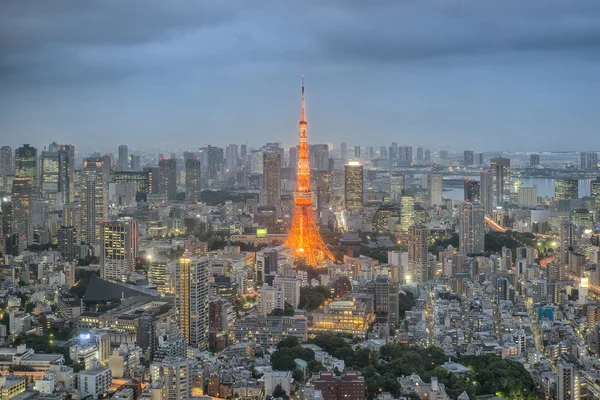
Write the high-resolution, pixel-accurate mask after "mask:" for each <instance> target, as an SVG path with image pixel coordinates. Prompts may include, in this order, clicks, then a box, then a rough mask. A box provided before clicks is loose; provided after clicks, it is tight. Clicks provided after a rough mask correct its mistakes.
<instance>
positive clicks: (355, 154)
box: [354, 146, 360, 160]
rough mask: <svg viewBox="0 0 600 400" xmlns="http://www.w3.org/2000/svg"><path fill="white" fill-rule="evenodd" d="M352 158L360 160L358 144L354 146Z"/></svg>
mask: <svg viewBox="0 0 600 400" xmlns="http://www.w3.org/2000/svg"><path fill="white" fill-rule="evenodd" d="M354 158H355V159H356V160H360V146H354Z"/></svg>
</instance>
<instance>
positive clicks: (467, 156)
mask: <svg viewBox="0 0 600 400" xmlns="http://www.w3.org/2000/svg"><path fill="white" fill-rule="evenodd" d="M474 161H475V160H474V158H473V150H465V151H464V154H463V165H473V163H474Z"/></svg>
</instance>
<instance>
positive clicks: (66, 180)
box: [58, 144, 75, 204]
mask: <svg viewBox="0 0 600 400" xmlns="http://www.w3.org/2000/svg"><path fill="white" fill-rule="evenodd" d="M58 152H59V153H60V163H61V165H60V178H59V191H60V192H61V193H62V198H63V203H64V204H66V203H70V202H72V201H74V200H75V146H73V145H71V144H61V145H59V146H58Z"/></svg>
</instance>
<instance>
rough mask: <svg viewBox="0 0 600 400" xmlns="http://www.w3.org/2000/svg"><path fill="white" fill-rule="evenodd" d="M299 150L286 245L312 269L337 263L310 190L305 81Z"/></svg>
mask: <svg viewBox="0 0 600 400" xmlns="http://www.w3.org/2000/svg"><path fill="white" fill-rule="evenodd" d="M299 125H300V132H299V139H300V145H299V147H298V172H297V176H298V177H297V180H296V191H295V192H294V216H293V217H292V226H291V228H290V231H289V233H288V236H287V239H286V240H285V245H286V246H287V247H289V248H291V249H293V250H294V255H295V256H296V257H302V258H304V260H305V261H306V263H307V264H308V265H316V264H317V262H318V261H321V260H323V259H325V258H329V259H330V260H333V259H334V258H333V254H331V251H330V250H329V249H328V248H327V246H326V245H325V242H323V239H322V238H321V234H320V233H319V230H318V228H317V222H316V219H315V214H314V211H313V206H312V197H313V193H312V192H311V190H310V166H309V162H308V134H307V132H306V126H307V122H306V110H305V106H304V77H303V78H302V110H301V119H300V123H299Z"/></svg>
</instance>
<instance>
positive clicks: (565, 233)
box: [558, 220, 576, 265]
mask: <svg viewBox="0 0 600 400" xmlns="http://www.w3.org/2000/svg"><path fill="white" fill-rule="evenodd" d="M575 228H576V226H575V224H574V223H572V222H570V221H566V220H564V221H561V223H560V227H559V232H558V235H559V244H558V245H559V249H560V254H559V259H558V260H559V262H560V263H561V264H562V265H564V264H568V263H569V253H570V252H571V251H572V250H573V244H574V242H575Z"/></svg>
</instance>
